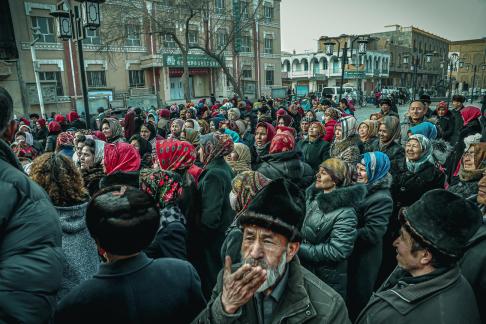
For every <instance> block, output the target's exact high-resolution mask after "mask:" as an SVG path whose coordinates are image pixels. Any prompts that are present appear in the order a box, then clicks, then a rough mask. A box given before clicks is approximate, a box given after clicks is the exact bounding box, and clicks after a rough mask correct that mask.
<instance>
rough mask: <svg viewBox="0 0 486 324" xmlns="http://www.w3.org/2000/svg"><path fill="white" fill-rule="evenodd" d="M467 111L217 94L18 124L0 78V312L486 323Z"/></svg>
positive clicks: (485, 177) (473, 143)
mask: <svg viewBox="0 0 486 324" xmlns="http://www.w3.org/2000/svg"><path fill="white" fill-rule="evenodd" d="M464 102H465V99H464V97H462V96H454V97H453V99H452V106H451V107H449V106H448V104H447V103H446V102H440V103H438V105H437V106H436V107H435V109H432V107H431V100H430V98H429V97H427V96H425V95H424V96H422V97H421V98H420V100H416V101H412V102H411V103H410V106H409V109H408V112H407V113H406V115H404V116H401V117H400V116H399V114H398V111H397V110H396V107H395V106H394V104H393V102H391V101H390V100H388V99H382V100H381V101H380V104H379V106H380V111H379V112H376V113H373V114H372V115H371V116H369V119H366V120H363V121H358V120H357V119H356V118H355V117H354V115H353V114H354V108H353V105H352V103H348V102H347V101H346V100H345V99H343V100H341V101H340V102H339V103H337V104H335V103H334V102H332V100H330V99H329V98H314V97H312V98H306V99H305V100H272V99H270V98H264V97H262V98H260V99H259V100H256V101H255V102H251V101H249V100H247V99H244V100H243V99H240V98H236V97H235V98H229V99H224V100H222V101H221V102H219V101H217V100H216V98H214V97H212V98H211V99H210V100H206V99H201V100H199V101H198V102H196V103H186V104H180V105H177V104H173V105H170V106H167V107H164V108H161V109H154V110H150V111H144V110H143V109H141V108H138V107H130V108H129V109H128V111H127V113H126V115H125V116H124V118H123V119H117V118H115V117H113V116H111V115H110V111H109V110H106V111H105V110H103V109H99V110H98V115H97V116H93V117H92V118H93V119H94V122H93V123H92V124H90V125H87V123H86V122H85V121H84V120H83V119H82V118H80V116H79V115H78V114H77V113H76V112H75V111H72V112H70V113H68V114H67V115H63V114H53V115H52V116H51V118H46V116H39V115H37V114H31V115H30V116H25V117H18V116H14V115H13V102H12V98H11V97H10V95H9V94H8V92H7V91H6V90H5V89H3V88H0V136H1V139H0V196H1V197H2V198H1V201H2V203H1V206H2V208H1V210H2V212H1V213H0V215H1V216H0V224H1V226H0V247H1V248H0V269H1V271H0V278H1V280H0V319H1V321H2V322H9V323H14V322H15V323H16V322H22V323H24V322H25V323H46V322H47V323H87V322H106V323H111V322H113V323H156V322H158V323H191V322H194V323H261V324H269V323H350V322H354V323H412V322H416V323H486V311H485V307H484V305H485V303H486V217H485V216H484V215H485V214H486V142H485V141H486V138H485V133H486V132H485V127H484V125H485V123H484V120H483V119H484V115H483V114H482V110H481V109H479V108H477V107H475V106H464ZM483 108H484V104H483ZM483 110H484V109H483Z"/></svg>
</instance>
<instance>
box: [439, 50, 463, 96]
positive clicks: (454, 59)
mask: <svg viewBox="0 0 486 324" xmlns="http://www.w3.org/2000/svg"><path fill="white" fill-rule="evenodd" d="M458 62H459V54H457V53H452V54H451V56H450V57H448V58H447V60H443V61H442V63H443V64H447V65H448V66H449V94H448V95H447V105H449V104H450V102H451V96H452V71H454V68H456V66H457V64H458Z"/></svg>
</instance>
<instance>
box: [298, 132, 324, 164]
mask: <svg viewBox="0 0 486 324" xmlns="http://www.w3.org/2000/svg"><path fill="white" fill-rule="evenodd" d="M329 147H330V144H329V142H326V141H324V140H323V139H322V138H318V139H317V140H316V141H314V142H311V141H309V138H306V139H304V140H302V141H300V142H299V143H298V145H297V149H298V150H300V151H301V152H302V158H303V159H302V160H303V161H304V162H306V163H308V164H309V165H310V167H311V168H312V170H314V172H317V171H318V170H319V165H320V164H321V163H322V162H324V161H325V160H327V159H328V158H329Z"/></svg>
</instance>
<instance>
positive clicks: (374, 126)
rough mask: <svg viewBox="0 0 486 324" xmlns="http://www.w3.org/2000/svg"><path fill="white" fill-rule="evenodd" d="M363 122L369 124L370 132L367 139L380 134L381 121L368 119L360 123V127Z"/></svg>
mask: <svg viewBox="0 0 486 324" xmlns="http://www.w3.org/2000/svg"><path fill="white" fill-rule="evenodd" d="M362 124H365V125H366V126H368V133H367V135H366V139H365V140H366V141H367V140H369V139H370V138H373V137H376V136H377V135H378V129H379V128H380V123H379V122H378V121H376V120H370V119H367V120H365V121H363V122H361V123H360V124H359V125H358V129H359V128H360V127H361V125H362Z"/></svg>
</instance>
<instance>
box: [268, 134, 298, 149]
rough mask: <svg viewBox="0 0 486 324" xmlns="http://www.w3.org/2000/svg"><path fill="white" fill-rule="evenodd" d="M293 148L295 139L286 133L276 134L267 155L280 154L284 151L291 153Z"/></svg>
mask: <svg viewBox="0 0 486 324" xmlns="http://www.w3.org/2000/svg"><path fill="white" fill-rule="evenodd" d="M294 148H295V138H294V137H293V136H292V135H290V134H289V133H288V132H283V133H278V134H277V135H275V137H274V138H273V139H272V143H271V144H270V150H269V153H270V154H272V153H280V152H283V151H284V150H285V151H293V150H294Z"/></svg>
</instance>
